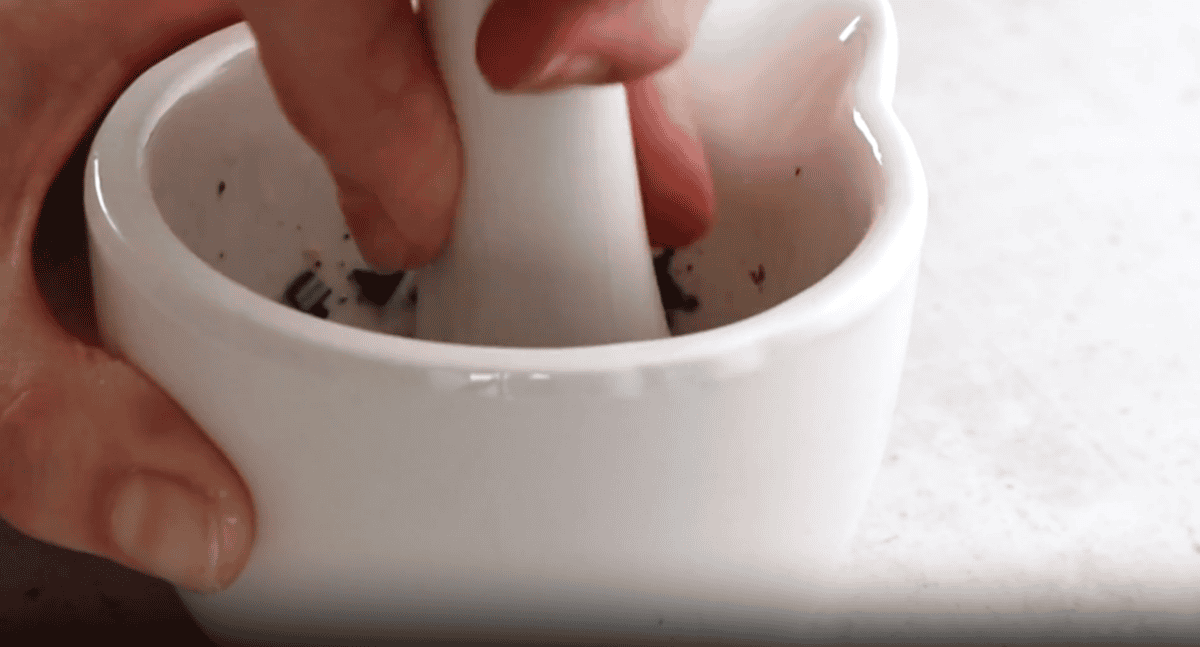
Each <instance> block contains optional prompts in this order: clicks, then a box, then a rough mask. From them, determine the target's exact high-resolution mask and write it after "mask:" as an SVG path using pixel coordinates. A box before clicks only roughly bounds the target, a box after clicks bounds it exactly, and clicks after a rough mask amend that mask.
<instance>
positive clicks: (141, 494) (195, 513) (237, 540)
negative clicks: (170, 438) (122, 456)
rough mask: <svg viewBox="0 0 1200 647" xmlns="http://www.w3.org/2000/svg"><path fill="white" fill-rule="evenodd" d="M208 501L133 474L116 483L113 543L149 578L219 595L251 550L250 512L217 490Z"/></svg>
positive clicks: (165, 481)
mask: <svg viewBox="0 0 1200 647" xmlns="http://www.w3.org/2000/svg"><path fill="white" fill-rule="evenodd" d="M216 499H217V500H215V501H210V500H209V499H208V498H206V497H204V496H202V495H200V494H198V493H197V492H195V491H193V490H191V489H189V488H186V487H184V486H183V485H181V484H180V483H178V482H176V481H174V480H172V479H169V478H165V477H160V476H154V475H149V474H142V473H138V474H134V475H132V476H130V477H128V478H126V480H125V481H124V482H123V483H122V484H120V485H119V486H118V488H117V490H116V495H115V497H114V505H113V508H112V515H111V518H110V523H111V531H112V537H113V540H114V541H115V542H116V544H117V546H118V547H120V549H121V550H122V551H124V553H125V554H126V555H128V556H129V557H130V558H132V559H133V560H135V562H136V564H135V565H139V566H141V567H142V568H144V569H145V570H147V571H149V572H150V573H151V574H152V575H154V576H156V577H160V578H162V579H164V580H167V581H169V582H172V583H174V584H177V585H179V586H182V587H184V588H187V589H191V590H195V591H205V592H212V591H219V590H221V589H223V588H225V587H226V586H228V585H229V584H230V583H231V582H232V581H233V579H234V578H236V577H237V575H238V572H239V571H240V565H241V563H242V562H243V558H244V553H245V551H246V550H248V549H249V543H250V542H249V538H250V528H249V522H250V518H249V511H248V510H244V509H241V507H242V506H240V505H239V504H237V503H236V502H235V501H234V500H233V497H232V496H230V495H229V494H228V493H227V492H221V493H220V495H218V496H217V497H216Z"/></svg>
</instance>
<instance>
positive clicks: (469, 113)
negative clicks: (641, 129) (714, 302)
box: [416, 0, 669, 347]
mask: <svg viewBox="0 0 1200 647" xmlns="http://www.w3.org/2000/svg"><path fill="white" fill-rule="evenodd" d="M490 4H491V2H490V0H425V1H424V2H423V3H422V11H423V12H424V13H425V16H426V20H427V21H428V25H429V34H430V38H431V40H432V44H433V49H434V54H435V57H436V60H437V62H438V65H439V67H440V68H441V72H442V76H443V78H444V79H445V81H446V86H447V88H448V89H449V93H450V99H451V102H452V105H453V108H454V112H455V116H456V119H457V120H458V125H459V131H460V135H461V138H462V142H463V149H464V179H463V187H462V193H461V194H460V201H459V207H458V213H457V217H456V221H455V226H454V230H453V233H452V236H451V240H450V243H449V245H448V246H447V249H446V252H445V254H443V256H442V257H441V258H440V259H438V260H437V261H435V262H434V263H432V264H431V265H429V266H427V267H426V268H424V269H422V270H421V277H420V285H421V299H420V302H419V303H418V305H417V313H416V317H417V336H418V337H421V338H424V339H429V340H435V341H446V342H455V343H463V344H474V345H488V346H518V347H564V346H584V345H592V344H603V343H615V342H623V341H635V340H645V339H655V338H660V337H666V336H668V334H669V333H668V330H667V323H666V316H665V313H664V311H663V309H662V303H661V299H660V298H659V293H658V286H657V281H656V279H655V274H654V268H653V265H652V259H651V250H650V244H649V241H648V238H647V233H646V223H645V217H644V213H643V208H642V199H641V190H640V186H639V183H638V172H637V160H636V157H635V153H634V148H633V133H632V130H631V127H630V122H629V107H628V102H627V100H626V96H625V88H624V86H622V85H620V84H613V85H608V86H595V87H579V88H571V89H567V90H562V91H558V92H553V93H548V94H542V95H513V94H501V93H497V92H495V91H494V90H492V88H491V86H490V85H489V84H488V82H487V81H486V80H485V79H484V78H483V75H482V73H481V72H480V71H479V67H478V64H477V63H476V59H475V39H476V35H477V34H478V31H479V26H480V24H481V23H482V21H483V17H484V15H485V14H486V13H487V10H488V7H489V5H490Z"/></svg>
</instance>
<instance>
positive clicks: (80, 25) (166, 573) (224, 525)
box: [0, 0, 254, 590]
mask: <svg viewBox="0 0 1200 647" xmlns="http://www.w3.org/2000/svg"><path fill="white" fill-rule="evenodd" d="M234 19H236V12H233V11H230V7H228V6H226V5H225V4H224V3H222V2H215V1H213V2H209V1H206V0H188V1H187V2H178V3H162V2H150V1H147V0H139V1H138V2H132V1H129V0H119V1H118V0H110V1H104V2H101V1H97V2H89V3H84V4H81V5H79V6H75V5H69V6H68V5H65V4H62V3H40V4H38V3H28V4H23V5H18V6H14V5H11V4H9V5H0V48H2V50H3V53H4V54H5V56H4V57H3V58H2V59H0V64H3V65H8V64H10V63H11V64H14V65H17V66H18V73H17V74H5V75H0V84H3V89H4V92H3V94H4V95H5V96H7V97H9V99H10V100H9V101H7V102H3V103H0V123H3V124H5V127H4V128H2V129H0V151H3V152H2V153H0V165H2V166H4V168H6V169H8V172H7V173H5V175H4V177H5V178H6V181H5V182H3V183H0V517H3V518H5V519H6V520H8V521H9V522H10V523H11V524H12V525H13V526H14V527H16V528H17V529H18V530H20V531H22V532H24V533H26V534H29V535H31V536H33V537H36V538H38V539H42V540H44V541H47V542H50V543H54V544H57V545H60V546H64V547H67V548H72V549H75V550H80V551H85V552H90V553H94V554H97V555H101V556H104V557H108V558H110V559H112V560H114V561H117V562H121V563H124V564H126V565H129V566H132V567H134V568H137V569H139V570H142V571H143V572H146V573H151V574H154V575H158V576H160V577H164V578H167V579H170V580H172V581H174V582H176V583H178V584H181V585H183V586H186V587H189V588H193V589H196V590H214V589H216V588H220V587H222V586H225V585H227V584H228V583H229V582H230V581H231V580H232V579H233V578H234V577H235V576H236V575H237V573H238V572H240V570H241V568H242V567H243V565H244V563H245V560H246V557H247V556H248V554H249V546H250V544H251V543H252V541H253V536H254V517H253V512H252V508H251V504H250V496H249V493H248V491H247V490H246V488H245V485H244V483H243V482H242V480H241V478H240V477H239V476H238V474H237V472H236V471H235V470H234V468H233V467H232V466H231V465H230V464H229V462H228V461H227V460H226V459H225V458H224V456H223V455H222V454H221V453H220V451H218V449H217V448H216V447H215V446H214V445H213V444H212V443H211V442H210V441H209V440H208V439H207V438H206V437H205V435H204V434H203V432H202V431H201V430H200V429H198V428H197V427H196V426H195V424H194V423H193V422H192V421H191V420H190V419H189V418H188V417H187V415H186V414H185V413H184V412H183V411H182V410H181V409H180V408H179V407H178V405H176V404H175V403H174V402H172V401H171V400H170V398H168V397H167V395H166V394H165V393H163V392H162V391H161V390H160V389H158V388H157V387H156V386H154V385H153V384H152V383H151V382H149V381H148V380H147V379H146V378H145V376H143V375H142V374H141V373H139V372H138V371H136V370H135V369H133V368H132V367H130V366H129V365H128V364H125V363H123V362H120V361H118V360H116V359H114V358H113V357H111V356H109V355H107V354H106V353H104V352H103V351H101V350H99V349H96V348H90V347H87V346H84V345H83V344H82V343H80V342H79V341H78V340H77V339H75V338H73V337H71V336H70V335H69V334H67V333H66V332H65V331H64V330H63V329H62V328H60V327H58V326H57V324H56V323H55V321H54V320H53V318H52V317H51V315H50V312H49V310H48V308H47V307H46V304H45V303H44V302H43V301H42V299H41V296H40V294H39V292H38V288H37V285H36V283H35V280H34V277H33V269H32V262H31V245H30V243H31V239H32V238H33V232H34V229H35V225H36V224H37V216H38V207H39V205H40V203H41V201H42V197H43V196H44V195H45V193H46V190H47V188H48V187H49V186H50V183H51V180H52V179H53V177H54V175H55V172H56V170H57V169H59V168H61V166H62V163H63V160H65V159H66V158H67V156H68V154H69V153H70V151H71V148H72V147H73V146H74V145H75V143H76V142H78V140H79V138H80V137H81V136H82V134H83V132H84V131H85V130H86V128H87V126H88V124H89V123H91V122H92V121H93V120H94V119H95V118H96V117H97V116H98V114H99V113H100V111H101V110H102V109H103V107H104V105H105V104H106V103H107V102H108V101H110V100H111V99H112V98H113V96H114V95H115V94H116V93H117V91H119V89H120V88H122V87H124V86H125V85H126V84H127V83H128V82H129V81H130V80H132V78H133V76H134V75H135V74H136V73H137V72H139V71H140V70H141V69H144V67H145V66H146V65H148V64H150V63H152V62H153V61H154V60H155V59H156V58H158V57H161V56H162V55H164V54H165V53H167V52H169V51H170V50H171V49H173V48H174V47H177V46H179V45H182V44H184V43H186V42H187V41H188V40H191V39H193V38H195V37H197V36H200V35H202V34H203V33H206V32H208V31H211V30H212V29H215V28H217V27H220V26H223V25H226V24H229V23H230V22H231V21H232V20H234ZM22 70H23V71H24V72H26V73H28V72H30V71H40V73H38V74H32V75H30V74H25V75H22V74H21V71H22ZM63 97H69V100H66V99H64V98H63Z"/></svg>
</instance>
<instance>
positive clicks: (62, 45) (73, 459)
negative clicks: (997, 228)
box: [0, 0, 713, 591]
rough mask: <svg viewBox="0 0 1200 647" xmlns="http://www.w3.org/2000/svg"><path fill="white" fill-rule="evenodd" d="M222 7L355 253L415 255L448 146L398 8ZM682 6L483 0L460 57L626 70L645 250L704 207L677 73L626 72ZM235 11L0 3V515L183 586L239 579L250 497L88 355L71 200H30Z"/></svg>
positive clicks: (663, 56)
mask: <svg viewBox="0 0 1200 647" xmlns="http://www.w3.org/2000/svg"><path fill="white" fill-rule="evenodd" d="M241 4H242V7H241V8H242V9H244V10H245V12H246V15H247V17H249V19H250V21H251V24H252V27H253V28H254V30H255V32H256V34H257V35H258V37H259V38H260V40H261V42H262V45H263V46H262V55H263V58H264V61H265V63H266V67H267V69H268V74H269V76H270V78H271V80H272V83H273V84H274V86H275V88H276V91H277V93H278V94H279V96H280V97H281V103H282V104H283V105H284V106H285V110H286V111H287V112H288V114H289V117H290V118H291V119H292V121H293V123H294V124H296V125H297V127H298V130H300V131H301V132H302V133H303V134H304V135H305V136H306V137H307V138H308V139H309V141H310V142H312V143H313V144H314V146H315V147H316V148H317V149H318V150H319V151H320V152H321V153H322V154H323V155H325V156H326V159H327V160H328V162H329V164H330V167H331V169H332V170H334V172H335V175H336V177H337V179H338V183H339V189H340V191H341V198H342V205H343V209H344V211H345V214H346V217H347V222H348V224H349V225H350V227H351V231H352V233H353V234H354V236H355V239H356V241H357V242H358V244H359V246H360V248H362V250H363V253H364V256H365V257H366V258H367V259H368V260H369V261H371V262H373V263H374V264H376V265H377V266H379V267H380V268H396V267H402V266H403V267H411V266H415V265H419V264H421V263H423V262H425V261H427V260H429V259H430V258H431V257H432V256H433V255H435V254H436V253H437V251H438V250H439V249H440V247H441V246H442V245H443V244H444V242H445V239H446V236H447V234H448V232H449V227H450V221H451V213H452V208H453V204H454V199H455V194H456V192H457V186H458V183H459V181H460V169H459V167H458V160H459V159H460V157H459V151H458V145H459V144H458V140H457V134H456V131H455V126H454V122H453V118H452V116H451V114H452V113H451V111H450V108H449V105H448V103H447V100H446V95H445V90H444V88H443V87H442V86H441V85H440V81H439V80H438V79H437V75H436V72H435V69H434V67H433V65H432V62H431V61H432V59H431V56H430V54H429V48H428V45H427V44H426V41H425V38H424V35H423V33H422V32H421V30H420V29H419V27H418V25H419V23H418V22H417V20H416V18H415V17H414V16H413V15H412V14H411V12H410V11H409V8H408V4H407V3H404V2H402V1H401V2H397V1H396V0H353V2H351V0H278V1H276V2H268V1H266V0H264V1H252V0H242V3H241ZM703 4H704V2H702V1H694V0H680V2H674V3H673V2H670V1H669V0H658V1H655V0H625V1H621V2H611V1H607V0H581V1H573V2H550V1H545V2H538V1H535V0H521V1H518V0H498V1H497V3H496V5H495V6H494V7H493V9H492V11H491V14H490V15H489V17H488V19H487V21H485V24H484V25H483V28H482V29H481V32H480V48H479V49H480V62H481V68H482V69H483V71H484V72H485V74H486V75H487V76H488V78H489V79H490V80H491V82H492V83H493V84H495V85H497V86H499V87H514V86H520V87H521V88H523V89H525V90H538V89H546V88H549V87H553V86H555V85H561V84H564V83H571V82H575V81H592V82H595V81H603V80H626V81H628V83H627V85H628V87H629V96H630V102H631V115H632V117H633V121H634V131H635V138H636V139H637V149H638V159H639V167H640V171H641V173H642V181H643V189H644V196H645V201H646V206H647V218H648V224H649V226H650V231H651V233H652V236H653V237H654V239H655V241H656V242H658V243H660V244H667V245H673V244H682V243H686V242H690V241H691V240H694V239H695V238H697V237H699V236H700V235H701V234H702V233H703V232H704V231H705V229H706V228H707V227H708V225H709V222H710V221H711V215H712V203H713V199H712V190H711V183H710V180H709V179H708V170H707V166H706V162H705V161H704V155H703V152H702V150H701V149H700V147H699V142H698V139H697V137H696V130H695V126H694V124H693V122H692V120H691V118H690V115H689V114H688V112H687V108H686V103H684V102H683V101H682V100H681V99H682V97H683V94H682V92H683V90H685V88H684V87H682V85H681V83H682V77H681V76H680V75H679V74H678V73H677V70H671V69H667V71H665V72H662V73H659V74H657V75H655V76H650V77H645V76H642V75H644V74H646V73H649V72H652V71H654V70H656V69H659V68H661V67H662V66H664V65H667V64H669V63H670V62H671V61H672V60H674V58H675V57H677V56H678V54H679V53H680V52H682V50H683V49H684V48H685V47H686V45H687V43H688V41H689V40H690V38H691V35H692V33H693V32H694V30H695V26H696V22H697V21H698V18H699V13H700V11H701V10H702V8H703ZM240 18H241V14H240V13H239V11H238V7H237V6H236V5H234V4H233V3H231V2H227V1H224V0H89V2H83V3H80V2H74V1H71V0H16V1H14V2H9V3H6V4H3V5H0V517H3V518H4V519H5V520H7V521H8V522H9V523H10V524H12V525H13V526H14V527H15V528H17V529H18V530H20V531H21V532H23V533H25V534H27V535H30V536H33V537H36V538H39V539H41V540H43V541H47V542H49V543H53V544H57V545H59V546H63V547H66V548H70V549H74V550H79V551H83V552H88V553H92V554H96V555H100V556H103V557H106V558H109V559H112V560H114V561H116V562H119V563H122V564H125V565H127V566H130V567H132V568H134V569H137V570H140V571H142V572H145V573H149V574H151V575H155V576H158V577H162V578H164V579H167V580H169V581H171V582H173V583H175V584H178V585H181V586H183V587H185V588H189V589H193V590H209V591H212V590H219V589H221V588H224V587H226V586H228V585H229V584H230V583H231V582H232V581H233V580H234V579H235V578H236V577H237V575H238V574H239V573H240V572H241V569H242V567H243V566H244V564H245V561H246V559H247V557H248V556H249V551H250V546H251V544H252V543H253V539H254V514H253V507H252V503H251V497H250V493H249V492H248V490H247V488H246V486H245V484H244V483H243V481H242V479H241V478H240V476H239V475H238V473H237V471H236V469H235V468H234V467H233V466H232V465H231V464H230V462H229V461H228V460H227V459H226V458H225V457H224V456H223V455H222V454H221V452H220V450H219V449H218V448H217V447H216V446H215V445H214V444H213V443H212V442H211V441H210V440H209V439H208V438H207V437H206V436H205V434H204V432H203V431H202V430H201V429H200V428H199V427H197V426H196V424H195V423H194V422H193V421H192V420H191V419H190V418H189V417H188V416H187V414H186V413H185V412H184V411H183V410H182V409H181V408H180V407H179V406H178V405H177V404H176V403H174V402H173V401H172V400H171V399H170V397H169V396H167V395H166V394H165V393H164V392H163V391H162V390H161V389H160V388H158V387H157V386H156V385H154V384H153V382H152V381H151V380H149V379H148V378H147V377H146V376H145V375H144V374H142V373H141V372H140V371H138V370H137V369H136V368H134V367H132V366H131V365H129V364H128V363H126V362H124V361H122V360H121V359H119V358H114V357H112V356H110V355H109V354H107V353H106V352H104V351H103V350H101V349H100V348H98V346H99V341H98V335H97V331H96V328H95V320H94V310H93V304H92V295H91V285H90V277H89V276H88V273H87V263H86V258H85V256H83V255H82V253H83V251H84V250H83V249H82V248H80V249H76V250H75V252H74V254H71V253H69V252H70V245H69V244H63V241H64V234H63V231H64V230H63V229H61V227H67V226H69V227H74V228H76V230H78V228H80V227H82V203H81V200H80V199H79V197H78V196H79V194H78V193H74V194H73V195H74V196H76V197H74V198H73V199H70V200H66V201H62V200H53V199H52V200H50V201H49V202H47V192H48V191H49V190H50V187H51V183H52V181H53V180H54V178H55V175H56V174H57V173H58V172H59V170H60V169H62V168H63V164H64V162H65V161H66V160H67V159H68V157H69V156H70V155H71V152H72V149H74V148H76V146H77V145H78V144H79V142H80V141H81V140H83V139H84V138H85V135H86V133H87V130H88V127H89V125H90V124H92V123H93V122H94V121H95V120H96V119H97V118H98V117H99V116H100V115H101V113H102V111H103V109H104V108H105V106H106V105H107V104H108V103H109V102H111V101H112V100H114V99H115V98H116V96H117V95H118V94H119V93H120V91H121V90H122V89H124V88H125V87H126V86H127V85H128V84H129V83H130V82H131V81H132V80H133V79H134V78H135V77H136V76H137V74H139V73H140V72H141V71H142V70H144V69H145V68H146V67H148V66H149V65H151V64H153V63H154V62H156V61H157V60H159V59H161V58H162V57H163V56H165V55H166V54H168V53H170V52H171V51H173V50H174V49H176V48H178V47H180V46H182V45H183V44H186V43H187V42H190V41H191V40H194V39H195V38H197V37H199V36H201V35H204V34H206V33H209V32H211V31H214V30H216V29H218V28H221V27H224V26H226V25H229V24H232V23H233V22H236V21H237V20H239V19H240ZM505 34H507V37H504V36H503V35H505ZM587 34H592V35H593V36H592V41H591V43H590V45H588V43H587V42H586V39H585V38H584V36H585V35H587ZM655 43H658V44H655ZM568 50H570V51H587V52H592V53H598V54H600V57H599V59H598V60H600V61H601V66H600V68H595V67H593V68H592V69H590V70H587V69H581V68H578V67H574V66H568V68H567V69H570V70H572V71H573V73H574V74H575V76H570V77H567V76H562V75H561V74H560V75H558V76H556V75H555V74H553V73H551V74H548V75H547V74H546V73H545V68H546V65H547V64H548V63H549V61H550V60H551V59H552V58H553V55H554V53H556V52H562V51H568ZM560 69H562V68H560ZM581 74H582V76H580V75H581ZM639 77H640V78H639ZM530 79H534V80H533V81H530ZM70 172H71V174H72V175H74V176H75V177H73V178H72V177H65V178H64V183H65V184H64V186H68V187H78V186H79V185H80V183H81V176H82V169H81V168H78V167H76V168H73V169H72V170H71V171H70ZM54 197H55V196H51V198H54ZM43 202H46V205H45V207H44V209H43ZM39 214H41V215H42V217H43V220H42V222H41V223H39ZM35 231H36V232H37V240H38V245H37V246H36V247H37V249H35V245H34V234H35ZM56 249H58V250H66V251H67V252H68V253H67V256H68V257H69V258H66V259H64V258H61V257H57V256H56V255H55V250H56ZM39 254H41V256H39ZM35 266H36V268H37V269H36V271H35Z"/></svg>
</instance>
